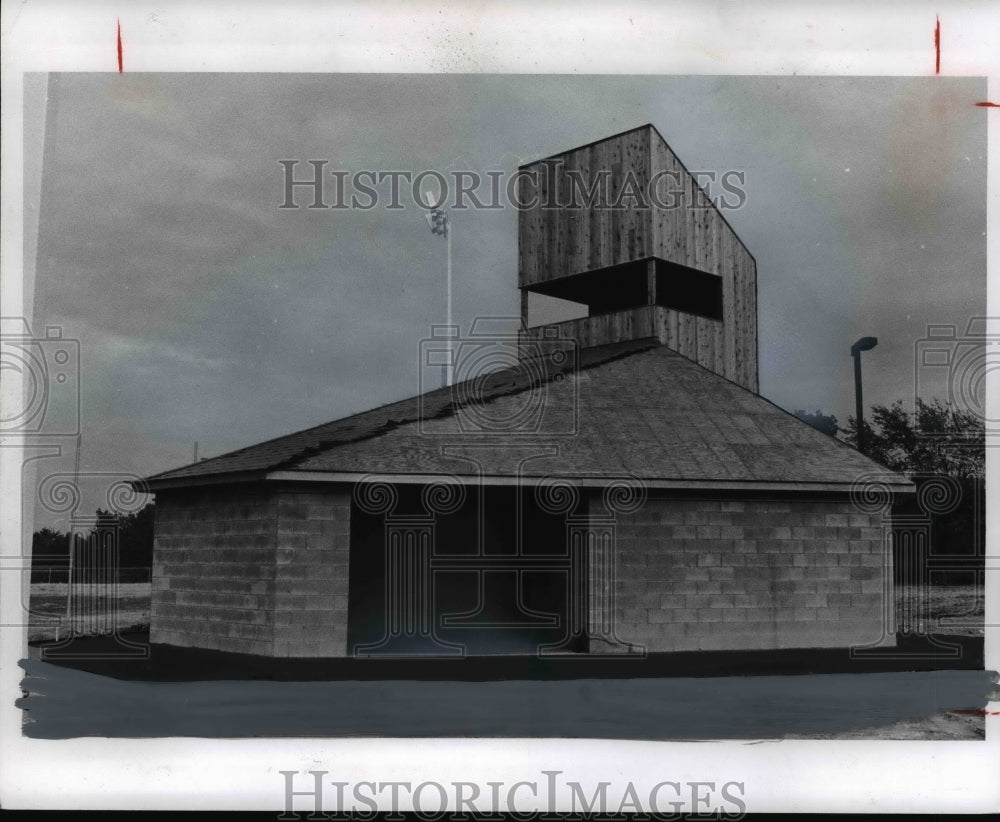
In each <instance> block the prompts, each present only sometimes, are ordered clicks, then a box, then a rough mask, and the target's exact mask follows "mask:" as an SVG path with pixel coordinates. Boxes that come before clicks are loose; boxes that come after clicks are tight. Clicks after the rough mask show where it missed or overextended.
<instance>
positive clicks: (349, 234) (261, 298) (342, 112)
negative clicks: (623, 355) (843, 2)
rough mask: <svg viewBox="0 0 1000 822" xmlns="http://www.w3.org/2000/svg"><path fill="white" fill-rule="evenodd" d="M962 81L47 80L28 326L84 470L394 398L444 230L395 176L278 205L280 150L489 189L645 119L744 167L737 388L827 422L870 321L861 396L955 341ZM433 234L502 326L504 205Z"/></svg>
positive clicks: (507, 287)
mask: <svg viewBox="0 0 1000 822" xmlns="http://www.w3.org/2000/svg"><path fill="white" fill-rule="evenodd" d="M982 99H986V84H985V80H983V79H980V78H945V77H931V78H857V77H794V76H793V77H787V76H786V77H779V76H768V77H671V76H648V75H647V76H618V75H601V76H570V75H545V76H531V75H461V74H434V75H411V76H400V75H385V74H380V75H368V74H236V73H233V74H184V73H170V74H141V73H125V74H105V73H86V74H84V73H79V74H53V75H50V76H49V85H48V103H47V108H46V119H45V139H44V143H43V144H38V145H36V147H35V148H36V150H38V151H42V152H43V156H42V182H41V205H40V217H39V232H38V246H37V248H38V251H37V264H36V273H35V282H34V287H35V290H34V316H33V318H32V328H33V329H34V330H35V333H36V335H37V333H38V331H37V329H40V328H44V327H45V326H51V325H55V326H59V327H61V329H62V333H63V336H64V337H65V338H68V339H73V340H79V345H80V363H81V365H80V382H79V398H80V407H81V440H80V443H81V449H80V466H81V470H82V471H84V472H92V473H93V472H123V473H131V474H136V475H140V476H145V475H149V474H152V473H156V472H159V471H163V470H166V469H169V468H173V467H177V466H179V465H183V464H186V463H189V462H191V460H192V454H193V445H194V443H195V442H196V441H197V442H198V447H199V455H200V456H202V457H206V456H215V455H217V454H221V453H224V452H226V451H229V450H232V449H235V448H239V447H242V446H245V445H250V444H253V443H255V442H258V441H261V440H264V439H268V438H271V437H276V436H280V435H282V434H285V433H290V432H292V431H295V430H299V429H302V428H306V427H309V426H312V425H317V424H319V423H322V422H326V421H329V420H332V419H336V418H338V417H341V416H344V415H347V414H351V413H354V412H358V411H363V410H365V409H367V408H371V407H374V406H377V405H381V404H384V403H386V402H391V401H393V400H396V399H401V398H403V397H406V396H411V395H413V394H415V393H417V391H418V390H419V388H420V385H419V379H418V374H419V373H420V371H419V369H418V361H419V360H418V358H419V350H420V343H421V340H423V339H426V337H427V336H428V333H429V329H430V326H431V324H434V323H442V322H444V319H445V279H444V271H445V244H444V241H443V240H442V239H441V238H440V237H437V236H435V235H433V234H432V233H431V232H430V230H429V228H428V225H427V223H426V221H425V219H424V212H423V211H422V210H421V209H420V208H417V207H416V206H414V205H413V204H412V202H411V201H410V199H409V195H408V191H407V187H405V186H404V191H403V194H402V196H401V198H400V199H401V202H402V204H403V205H404V206H405V207H404V208H401V209H388V208H385V207H384V203H385V202H386V200H387V198H383V200H382V203H380V204H379V205H378V206H377V207H375V208H372V209H368V210H360V209H345V210H339V209H327V210H322V209H320V210H311V209H308V208H300V209H280V208H279V207H278V206H279V205H280V204H281V203H282V200H283V196H284V189H283V173H284V172H283V169H282V167H281V165H280V163H279V160H282V159H298V160H301V161H306V160H313V159H324V160H327V161H328V163H327V166H326V168H327V169H328V170H333V169H338V170H345V171H348V172H351V173H353V172H356V171H358V170H362V169H372V170H375V171H390V170H398V171H410V172H412V173H414V174H416V173H418V172H419V171H423V170H437V171H441V172H443V173H448V172H449V171H453V170H457V169H467V170H471V171H477V172H479V173H481V174H485V173H486V172H487V171H498V172H503V174H504V175H505V176H504V178H503V179H506V178H507V176H509V175H511V174H513V172H514V171H515V170H516V168H517V166H518V165H519V164H521V163H525V162H529V161H531V160H534V159H537V158H539V157H544V156H548V155H551V154H554V153H557V152H561V151H565V150H567V149H570V148H573V147H575V146H578V145H581V144H584V143H588V142H591V141H593V140H597V139H600V138H602V137H605V136H609V135H611V134H615V133H618V132H621V131H624V130H627V129H630V128H633V127H635V126H638V125H642V124H644V123H652V124H653V125H655V126H656V128H657V129H658V130H659V132H660V133H661V134H662V135H663V137H664V138H665V139H666V141H667V142H668V143H669V145H670V146H671V148H672V149H673V150H674V152H675V153H676V154H677V155H678V157H679V158H680V159H681V160H682V162H683V163H684V164H685V165H686V166H687V167H688V168H689V169H691V170H692V171H693V170H699V171H715V172H716V173H717V174H720V175H721V174H722V173H724V172H725V171H730V170H732V171H738V172H742V173H744V174H745V186H744V190H745V192H746V201H745V204H744V205H743V206H742V207H741V208H739V209H735V210H729V211H727V212H726V213H725V216H726V219H727V220H728V221H729V223H730V225H731V226H732V227H733V229H734V230H735V231H736V233H737V234H738V235H739V236H740V237H741V239H742V240H743V241H744V243H745V244H746V245H747V247H748V248H749V249H750V251H751V253H752V254H753V255H754V257H755V258H756V260H757V275H758V304H759V317H758V322H759V347H760V391H761V394H763V395H764V396H765V397H767V398H769V399H771V400H772V401H774V402H775V403H777V404H778V405H780V406H782V407H784V408H787V409H789V410H795V409H799V408H801V409H805V410H809V411H813V410H817V409H819V410H822V411H824V412H826V413H832V414H835V415H836V416H837V418H838V420H839V421H840V422H841V423H842V424H844V423H846V420H847V417H848V415H853V413H854V410H853V403H854V393H853V392H854V388H853V372H852V362H851V358H850V355H849V347H850V345H851V343H853V342H854V341H855V340H856V339H857V338H858V337H860V336H867V335H871V336H876V337H878V340H879V344H878V346H877V347H876V348H875V349H874V350H872V351H869V352H866V353H865V354H864V369H865V371H864V378H865V400H866V405H870V404H873V403H890V402H892V401H894V400H896V399H902V400H904V401H906V402H907V403H908V404H910V403H912V398H913V396H914V394H915V391H919V393H920V394H921V395H922V396H924V397H925V398H927V399H929V398H930V397H932V396H939V397H941V398H946V397H948V396H949V390H950V389H949V382H948V369H947V368H941V367H940V366H938V367H930V366H922V365H920V366H918V363H919V362H920V360H918V359H917V353H918V352H919V350H920V344H921V340H923V339H924V338H925V337H926V334H927V327H928V325H953V326H955V327H956V328H957V335H958V337H959V338H960V339H961V338H962V336H963V334H964V333H965V331H966V328H967V326H968V323H969V321H970V319H972V318H975V317H980V316H983V315H985V312H986V175H985V168H986V110H985V109H982V108H976V107H975V106H973V105H972V102H974V101H976V100H982ZM43 146H44V150H43ZM30 149H31V146H26V151H28V150H30ZM307 168H308V167H307V166H305V165H304V164H300V166H299V167H298V169H297V172H296V173H297V174H298V175H299V176H304V175H305V173H306V170H307ZM26 190H30V187H26ZM379 190H380V192H382V193H383V194H387V193H388V186H387V185H383V186H380V187H379ZM296 197H297V201H298V202H299V203H300V204H302V205H306V204H308V202H309V197H308V196H307V194H306V193H305V192H302V191H300V192H298V193H297V194H296ZM452 227H453V237H452V241H453V270H454V286H453V296H454V319H455V322H456V323H458V324H459V325H460V326H461V327H462V330H463V333H467V332H468V330H469V326H470V324H471V322H472V320H473V319H474V318H476V317H477V316H488V317H497V316H506V317H511V316H516V315H517V314H518V313H519V298H518V292H517V288H516V286H517V213H516V210H514V209H513V208H503V209H496V210H468V211H462V212H453V214H452ZM74 390H75V389H74ZM68 398H69V395H68V394H66V393H63V394H61V395H59V396H56V395H55V394H54V395H53V403H54V404H56V405H58V403H61V402H62V403H65V402H67V400H68ZM56 410H58V409H56ZM75 458H76V455H75V448H74V447H72V446H70V447H67V448H64V449H63V453H62V454H61V456H59V457H52V458H48V459H46V460H45V461H44V465H42V464H41V463H40V464H39V465H40V467H39V472H40V475H39V476H40V479H41V478H43V477H44V476H48V475H50V474H51V473H52V472H55V471H63V470H72V468H73V463H74V460H75ZM85 504H86V503H85ZM39 516H40V517H41V518H42V519H41V520H38V519H37V518H36V522H41V523H42V524H51V525H54V526H55V527H59V526H63V525H64V524H65V523H64V522H62V521H60V520H59V519H58V518H54V517H52V516H51V515H50V513H49V512H47V511H41V512H40V514H39Z"/></svg>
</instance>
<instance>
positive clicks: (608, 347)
mask: <svg viewBox="0 0 1000 822" xmlns="http://www.w3.org/2000/svg"><path fill="white" fill-rule="evenodd" d="M581 182H582V183H583V184H584V185H583V186H581V185H580V183H581ZM595 183H597V184H598V185H596V187H595V185H594V184H595ZM519 185H520V190H519V197H520V203H521V204H522V206H523V208H522V209H521V212H520V217H519V220H520V222H519V237H518V241H519V271H518V285H519V287H520V290H521V295H522V301H521V304H522V330H521V332H520V334H519V338H518V339H517V340H514V341H512V340H511V339H510V338H509V337H507V336H504V335H503V334H493V333H491V329H490V328H489V326H488V324H486V323H483V322H480V323H479V324H477V326H476V327H474V328H473V330H472V332H471V333H470V335H469V337H468V338H465V339H462V340H460V341H459V342H458V343H456V344H455V345H454V347H452V348H449V343H448V342H447V339H446V338H444V337H440V338H435V339H432V340H431V341H430V343H428V350H427V351H426V352H425V354H426V355H427V357H428V358H429V359H428V360H426V361H431V359H432V358H433V357H435V356H437V357H440V356H442V355H448V354H449V351H450V354H451V355H452V356H453V357H454V359H453V362H454V363H455V366H456V369H457V378H458V379H457V381H456V382H455V384H454V385H452V386H450V387H445V388H439V389H436V390H431V391H428V392H425V393H422V394H421V395H419V396H417V397H414V398H412V399H408V400H404V401H402V402H397V403H393V404H391V405H386V406H383V407H381V408H376V409H374V410H372V411H368V412H365V413H362V414H357V415H354V416H351V417H347V418H345V419H341V420H337V421H334V422H331V423H328V424H325V425H321V426H318V427H315V428H311V429H309V430H306V431H301V432H298V433H294V434H290V435H288V436H285V437H280V438H278V439H275V440H271V441H269V442H264V443H261V444H259V445H254V446H251V447H249V448H244V449H241V450H239V451H235V452H232V453H230V454H226V455H223V456H220V457H216V458H213V459H208V460H204V461H201V462H198V463H196V464H194V465H189V466H186V467H183V468H179V469H176V470H172V471H167V472H165V473H161V474H157V475H155V476H152V477H150V478H148V480H147V481H146V482H147V484H148V488H149V490H151V491H152V492H154V493H155V494H156V537H155V552H154V568H153V602H152V626H151V641H152V642H153V643H165V644H171V645H177V646H189V647H198V648H208V649H217V650H221V651H234V652H241V653H251V654H259V655H265V656H276V657H344V656H352V655H358V656H366V655H379V654H387V655H411V654H437V655H442V656H450V655H461V654H468V655H479V654H497V653H504V654H514V653H516V654H531V653H543V654H545V653H565V654H568V653H575V654H580V653H586V654H616V653H640V652H644V653H660V652H672V651H685V650H709V649H711V650H729V649H776V648H822V647H847V646H858V645H874V644H879V643H887V642H888V643H891V642H892V641H893V639H892V633H891V631H887V630H886V627H885V626H886V624H887V623H886V616H887V614H888V613H890V611H889V608H890V604H891V601H892V599H891V584H892V573H891V550H890V539H889V536H888V535H889V528H888V522H887V519H888V510H889V506H890V504H891V502H892V499H893V498H894V496H895V495H898V494H905V493H909V492H911V490H912V485H911V483H909V481H908V480H906V479H905V478H903V477H901V476H897V475H894V474H892V473H890V472H887V471H886V470H885V469H884V468H882V467H881V466H879V465H877V464H875V463H874V462H872V461H870V460H868V459H867V458H866V457H864V456H863V455H861V454H860V453H858V452H857V451H855V450H854V449H852V448H850V447H849V446H847V445H845V444H843V443H841V442H838V441H836V440H834V439H833V438H831V437H829V436H827V435H825V434H822V433H820V432H818V431H816V430H814V429H812V428H811V427H809V426H808V425H806V424H805V423H803V422H801V421H800V420H798V419H796V418H795V417H794V416H792V415H790V414H788V413H787V412H785V411H783V410H782V409H780V408H778V407H776V406H775V405H773V404H772V403H770V402H768V401H767V400H766V399H764V398H763V397H761V396H760V395H759V394H758V393H757V391H758V373H757V347H758V346H757V280H756V277H757V272H756V263H755V261H754V258H753V257H752V256H751V254H750V253H749V251H748V250H747V249H746V248H745V246H744V245H743V243H742V242H741V241H740V239H739V238H738V237H737V236H736V234H735V233H734V232H733V231H732V229H731V228H730V226H729V225H728V223H727V222H726V220H725V219H724V217H723V215H722V213H721V212H720V211H719V210H718V209H717V208H715V207H714V206H713V205H712V203H711V202H710V201H709V199H708V195H707V194H706V193H705V192H704V191H703V190H702V189H700V188H699V186H698V185H697V183H696V182H695V180H694V179H693V178H692V176H691V175H690V174H689V173H688V172H687V170H686V169H685V168H684V166H683V165H682V164H681V163H680V161H679V160H678V159H677V158H676V157H675V156H674V154H673V153H672V152H671V150H670V148H669V147H668V146H667V144H666V143H665V142H664V140H663V139H662V137H661V136H660V135H659V133H658V132H657V131H656V129H654V128H653V127H652V126H643V127H641V128H637V129H634V130H632V131H629V132H626V133H623V134H619V135H616V136H613V137H609V138H607V139H604V140H600V141H597V142H595V143H592V144H590V145H587V146H583V147H581V148H577V149H574V150H572V151H568V152H566V153H564V154H560V155H557V156H556V157H554V158H548V159H547V160H545V161H539V162H538V163H536V164H530V165H528V166H525V167H522V169H521V170H520V181H519ZM601 185H607V192H606V193H607V195H608V197H607V200H606V201H605V198H604V194H603V193H602V189H601V188H600V186H601ZM574 186H576V188H574ZM567 192H575V193H576V194H580V195H581V198H580V199H576V198H575V195H574V196H567ZM623 192H626V194H627V196H625V195H623ZM629 192H631V193H629ZM539 294H540V295H544V296H546V297H549V298H555V299H558V300H562V301H564V302H563V303H561V305H562V306H563V307H564V308H566V309H567V310H568V311H572V312H573V313H575V315H576V318H575V319H568V320H565V321H563V322H559V323H550V324H546V325H537V324H533V320H534V319H535V317H534V315H535V314H536V313H537V312H536V310H535V309H536V300H537V299H538V298H537V297H535V296H533V295H539ZM487 366H488V367H487ZM463 369H464V370H463Z"/></svg>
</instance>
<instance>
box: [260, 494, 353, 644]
mask: <svg viewBox="0 0 1000 822" xmlns="http://www.w3.org/2000/svg"><path fill="white" fill-rule="evenodd" d="M277 513H278V521H277V543H276V547H277V555H276V566H275V575H274V586H275V588H274V655H275V656H280V657H343V656H347V583H348V578H349V577H348V570H349V559H350V547H351V543H350V540H351V491H350V488H349V487H335V488H327V489H325V490H323V491H320V492H296V491H281V492H279V494H278V496H277Z"/></svg>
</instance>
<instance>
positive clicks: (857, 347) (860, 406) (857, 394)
mask: <svg viewBox="0 0 1000 822" xmlns="http://www.w3.org/2000/svg"><path fill="white" fill-rule="evenodd" d="M876 345H878V337H862V338H861V339H860V340H858V341H857V342H856V343H854V345H852V346H851V356H852V357H854V408H855V414H854V424H855V426H856V427H857V432H858V436H857V446H858V450H859V451H860V452H861V453H862V454H863V453H864V452H865V417H864V413H865V411H864V403H863V402H862V400H861V352H862V351H871V350H872V349H873V348H874V347H875V346H876Z"/></svg>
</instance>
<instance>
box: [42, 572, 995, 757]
mask: <svg viewBox="0 0 1000 822" xmlns="http://www.w3.org/2000/svg"><path fill="white" fill-rule="evenodd" d="M149 589H150V586H149V584H148V583H145V584H144V583H130V584H122V585H119V586H118V590H117V596H116V598H115V601H116V606H117V625H118V626H119V628H120V629H121V630H122V631H123V632H124V631H125V630H127V629H130V630H135V629H140V630H141V629H143V628H148V624H149V614H150V601H149ZM915 593H916V592H915V591H913V590H912V589H903V590H900V591H898V592H897V603H901V602H902V601H903V600H904V599H906V598H909V599H910V601H911V602H912V601H914V595H915ZM66 596H67V586H66V585H64V584H58V583H44V584H36V585H33V586H32V588H31V611H32V620H31V621H32V626H31V628H30V629H29V639H31V640H43V639H54V638H56V635H57V630H59V629H60V625H62V626H63V627H62V630H63V631H64V632H65V630H66V628H65V626H66V624H67V622H66V618H65V614H66V609H67V601H66ZM927 611H928V625H929V626H933V631H934V633H938V634H948V635H951V636H974V637H975V636H982V635H983V601H982V597H981V596H978V597H977V596H976V592H975V591H974V590H973V589H972V588H966V587H959V586H948V587H936V588H932V589H930V591H929V593H928V596H927ZM852 676H853V675H852ZM857 676H861V677H863V676H866V675H865V674H858V675H857ZM784 738H788V739H893V740H895V739H922V740H930V739H934V740H981V739H984V738H985V717H984V715H983V712H982V711H978V710H975V709H960V710H947V711H939V712H937V713H934V714H932V715H929V716H926V717H924V718H923V719H919V720H902V721H893V722H888V723H884V724H883V723H878V722H876V723H875V724H872V725H866V726H864V727H855V728H851V729H850V730H846V731H831V730H822V731H820V730H810V731H809V732H806V733H795V732H789V733H785V734H784Z"/></svg>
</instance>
